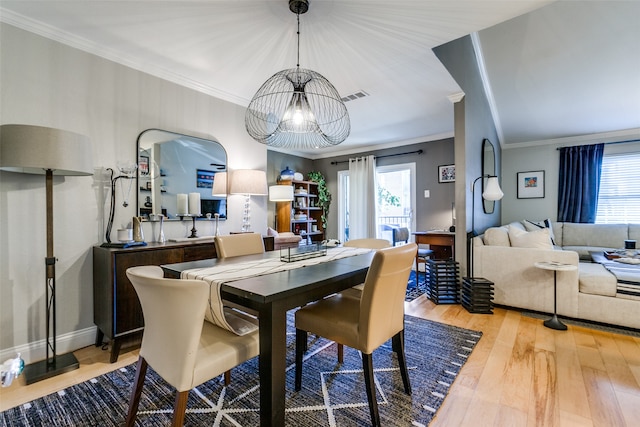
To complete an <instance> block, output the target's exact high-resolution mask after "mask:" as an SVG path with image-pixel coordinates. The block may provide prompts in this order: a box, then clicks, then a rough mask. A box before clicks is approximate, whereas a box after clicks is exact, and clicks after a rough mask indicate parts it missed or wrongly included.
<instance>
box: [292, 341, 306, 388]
mask: <svg viewBox="0 0 640 427" xmlns="http://www.w3.org/2000/svg"><path fill="white" fill-rule="evenodd" d="M306 344H307V331H304V330H302V329H296V383H295V389H296V391H300V389H301V388H302V357H303V356H304V351H305V347H306Z"/></svg>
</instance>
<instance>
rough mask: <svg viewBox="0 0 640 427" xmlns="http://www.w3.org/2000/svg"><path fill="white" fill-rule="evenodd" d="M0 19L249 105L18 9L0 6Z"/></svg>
mask: <svg viewBox="0 0 640 427" xmlns="http://www.w3.org/2000/svg"><path fill="white" fill-rule="evenodd" d="M0 21H1V22H4V23H6V24H9V25H13V26H14V27H18V28H21V29H23V30H25V31H29V32H31V33H34V34H38V35H40V36H42V37H46V38H48V39H51V40H55V41H57V42H60V43H62V44H64V45H67V46H71V47H73V48H76V49H80V50H82V51H84V52H88V53H91V54H93V55H96V56H99V57H101V58H104V59H108V60H109V61H113V62H115V63H117V64H121V65H124V66H127V67H130V68H133V69H134V70H138V71H142V72H143V73H147V74H150V75H152V76H155V77H158V78H160V79H163V80H167V81H170V82H172V83H175V84H178V85H180V86H184V87H186V88H189V89H193V90H195V91H198V92H201V93H204V94H207V95H211V96H214V97H216V98H219V99H223V100H225V101H228V102H232V103H234V104H238V105H241V106H244V107H246V106H247V105H249V100H248V99H244V98H242V97H238V96H235V95H233V94H231V93H229V92H226V91H223V90H220V89H218V88H215V87H213V86H209V85H204V84H202V83H200V82H198V81H196V80H193V79H190V78H188V77H185V76H183V75H180V74H177V73H174V72H173V71H171V70H167V69H164V68H160V67H155V66H152V65H150V64H149V63H146V62H141V61H140V60H138V59H136V58H134V57H131V56H125V55H122V54H120V53H118V52H116V51H114V50H112V49H108V48H106V47H104V46H101V45H98V44H97V43H94V42H91V41H89V40H86V39H83V38H81V37H78V36H76V35H73V34H71V33H68V32H65V31H62V30H60V29H59V28H56V27H53V26H51V25H48V24H45V23H43V22H40V21H37V20H35V19H31V18H28V17H26V16H24V15H20V14H19V13H15V12H13V11H11V10H9V9H5V8H3V7H0Z"/></svg>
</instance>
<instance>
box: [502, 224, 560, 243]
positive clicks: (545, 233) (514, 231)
mask: <svg viewBox="0 0 640 427" xmlns="http://www.w3.org/2000/svg"><path fill="white" fill-rule="evenodd" d="M509 241H510V242H511V246H513V247H518V248H538V249H553V245H552V244H551V238H550V237H549V229H548V228H542V229H540V230H537V231H529V232H527V231H523V230H520V229H519V228H517V227H511V226H510V227H509Z"/></svg>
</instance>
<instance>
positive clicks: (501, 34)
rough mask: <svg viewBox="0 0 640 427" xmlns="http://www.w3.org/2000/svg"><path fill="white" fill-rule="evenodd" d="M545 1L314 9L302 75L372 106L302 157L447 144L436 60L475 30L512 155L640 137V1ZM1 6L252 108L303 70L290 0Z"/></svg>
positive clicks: (38, 26)
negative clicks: (520, 149)
mask: <svg viewBox="0 0 640 427" xmlns="http://www.w3.org/2000/svg"><path fill="white" fill-rule="evenodd" d="M549 3H552V2H551V1H550V0H517V1H514V0H501V1H485V0H475V1H472V0H467V1H461V0H393V1H391V0H342V1H336V0H310V9H309V12H308V13H306V14H304V15H301V18H300V21H301V46H300V56H301V57H300V65H301V67H303V68H310V69H312V70H314V71H317V72H319V73H321V74H322V75H324V76H325V77H327V78H328V79H329V80H330V81H331V82H332V83H333V84H334V86H335V87H336V89H337V90H338V92H339V93H340V94H341V95H342V96H346V95H349V94H352V93H355V92H358V91H365V92H367V93H368V94H369V96H367V97H365V98H361V99H357V100H354V101H350V102H348V103H347V104H346V105H347V108H348V110H349V114H350V117H351V135H350V136H349V138H347V140H346V141H345V142H344V143H343V144H341V145H339V146H337V147H334V148H332V149H325V150H323V151H322V152H321V153H318V152H315V153H306V154H309V155H312V156H313V157H322V156H326V155H328V154H335V153H337V152H345V151H347V152H348V151H357V150H362V149H364V148H365V147H369V146H371V145H378V146H382V147H387V146H394V145H399V144H404V143H412V142H422V141H428V140H435V139H439V138H442V137H448V136H452V135H453V107H452V103H451V101H450V100H449V99H448V96H450V95H453V94H456V93H459V92H460V87H459V86H458V85H457V83H456V82H455V81H454V80H453V79H452V78H451V76H450V75H449V73H448V72H447V71H446V70H445V68H444V66H443V65H442V64H441V63H440V62H439V61H438V59H437V58H436V57H435V55H434V54H433V52H432V50H431V49H432V48H433V47H436V46H439V45H441V44H444V43H447V42H449V41H451V40H455V39H457V38H459V37H462V36H465V35H467V34H471V33H474V32H479V37H478V40H479V41H480V44H479V45H480V47H481V51H482V52H481V53H482V57H481V59H484V67H485V69H486V77H487V81H488V83H489V86H488V87H489V89H490V91H489V100H490V104H491V105H492V109H493V110H494V115H495V119H496V124H497V126H498V134H499V136H500V140H501V141H500V142H501V144H502V145H503V146H506V145H508V144H522V143H531V142H539V141H547V140H549V139H554V138H566V137H571V136H576V135H583V134H592V133H600V134H607V135H615V137H623V136H626V135H634V134H639V130H640V72H639V71H638V70H640V48H639V46H640V25H638V22H639V21H640V1H603V2H596V1H560V2H556V3H553V4H550V5H549V6H545V5H548V4H549ZM0 6H1V8H0V18H1V20H2V21H3V22H7V23H9V24H12V25H16V26H18V27H21V28H24V29H26V30H29V31H33V32H35V33H38V34H41V35H44V36H46V37H49V38H52V39H55V40H58V41H61V42H63V43H66V44H69V45H71V46H74V47H78V48H80V49H83V50H86V51H89V52H92V53H95V54H98V55H100V56H103V57H105V58H108V59H111V60H114V61H117V62H120V63H122V64H125V65H128V66H131V67H133V68H136V69H139V70H142V71H145V72H148V73H150V74H154V75H157V76H159V77H162V78H165V79H168V80H171V81H174V82H177V83H180V84H182V85H185V86H188V87H192V88H195V89H197V90H200V91H202V92H205V93H208V94H211V95H213V96H216V97H219V98H222V99H225V100H228V101H231V102H234V103H237V104H240V105H243V106H246V105H248V103H249V101H250V99H251V97H252V96H253V94H254V93H255V92H256V91H257V89H258V88H259V86H260V85H261V84H262V83H263V82H264V81H265V80H266V79H267V78H268V77H270V76H271V75H272V74H274V73H275V72H277V71H280V70H282V69H286V68H293V67H295V64H296V16H295V15H294V14H293V13H291V12H290V11H289V8H288V1H287V0H194V1H184V0H183V1H151V0H139V1H126V2H125V1H97V0H76V1H62V0H48V1H33V0H29V1H26V0H22V1H10V0H2V1H1V2H0ZM531 11H534V12H532V13H529V12H531ZM524 14H527V15H524ZM520 15H524V16H521V17H519V16H520ZM514 17H519V18H516V19H514V20H511V21H509V20H510V19H511V18H514ZM504 21H507V22H504ZM502 22H504V23H503V24H500V25H497V26H496V24H499V23H502ZM490 27H492V28H490ZM485 29H486V30H485ZM481 30H483V31H481Z"/></svg>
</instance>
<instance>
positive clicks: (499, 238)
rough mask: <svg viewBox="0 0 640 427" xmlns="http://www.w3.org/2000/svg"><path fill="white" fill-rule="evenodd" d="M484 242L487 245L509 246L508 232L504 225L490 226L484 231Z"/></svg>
mask: <svg viewBox="0 0 640 427" xmlns="http://www.w3.org/2000/svg"><path fill="white" fill-rule="evenodd" d="M483 241H484V244H485V245H487V246H511V243H510V242H509V232H508V231H507V229H506V228H505V227H491V228H487V229H486V230H485V231H484V238H483Z"/></svg>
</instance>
